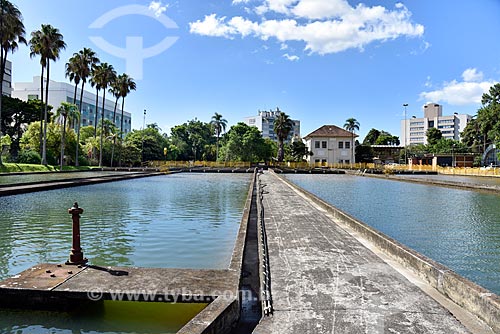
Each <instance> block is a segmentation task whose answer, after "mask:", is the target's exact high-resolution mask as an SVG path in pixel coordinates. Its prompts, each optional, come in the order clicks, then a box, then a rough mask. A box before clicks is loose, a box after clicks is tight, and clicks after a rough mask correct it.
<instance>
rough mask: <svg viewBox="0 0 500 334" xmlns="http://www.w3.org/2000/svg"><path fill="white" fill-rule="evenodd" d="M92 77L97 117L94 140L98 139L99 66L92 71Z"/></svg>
mask: <svg viewBox="0 0 500 334" xmlns="http://www.w3.org/2000/svg"><path fill="white" fill-rule="evenodd" d="M91 75H92V77H91V78H90V85H91V86H92V87H94V86H95V116H94V139H95V138H96V137H97V115H98V113H99V91H100V90H101V83H100V82H99V80H100V75H101V74H100V73H99V65H95V66H93V67H92V70H91Z"/></svg>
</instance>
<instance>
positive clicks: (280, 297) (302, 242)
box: [254, 172, 469, 334]
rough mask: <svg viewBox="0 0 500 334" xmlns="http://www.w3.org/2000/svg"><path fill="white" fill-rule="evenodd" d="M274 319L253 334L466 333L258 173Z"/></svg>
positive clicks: (323, 217)
mask: <svg viewBox="0 0 500 334" xmlns="http://www.w3.org/2000/svg"><path fill="white" fill-rule="evenodd" d="M260 179H261V181H262V184H265V185H266V186H265V187H264V191H265V192H264V199H263V205H264V212H265V224H266V229H267V236H268V245H269V253H270V255H269V258H270V265H271V282H272V286H271V290H272V297H273V306H274V315H273V316H271V317H265V318H263V320H262V321H261V323H260V324H259V325H258V326H257V328H256V329H255V331H254V333H256V334H264V333H280V334H285V333H315V334H321V333H443V334H445V333H446V334H448V333H455V334H456V333H469V331H468V330H467V329H466V328H465V327H464V326H463V325H462V324H460V323H459V322H458V321H457V320H456V319H455V318H454V317H453V315H451V313H450V312H449V311H448V310H446V309H445V308H444V307H442V306H441V305H440V304H439V303H437V302H436V301H435V300H434V299H432V298H431V297H429V296H428V295H427V294H425V293H424V292H423V291H422V290H420V289H419V288H418V287H417V286H415V285H414V284H412V283H410V281H408V280H407V279H406V278H405V277H404V276H403V275H401V274H400V273H399V272H398V271H396V270H395V269H394V268H393V267H391V266H389V265H388V264H387V263H386V262H384V261H383V260H382V259H381V258H380V257H378V256H377V255H376V254H374V253H373V252H372V251H370V250H369V249H368V248H366V247H365V246H363V245H362V244H361V243H360V242H359V241H357V240H356V239H355V238H354V237H353V236H351V235H350V234H349V233H347V232H346V231H345V230H344V229H342V228H341V227H339V226H338V225H337V224H335V223H334V222H333V221H332V220H331V218H330V217H329V216H328V215H327V214H326V212H324V211H322V210H321V209H319V208H318V207H316V206H314V205H313V204H312V203H311V202H310V201H309V200H306V199H305V198H304V197H302V196H301V195H300V194H298V193H297V192H296V191H295V190H293V189H292V188H291V187H290V186H288V185H287V184H285V183H284V182H283V181H281V180H280V179H279V178H278V177H277V176H275V175H273V174H271V173H267V172H266V173H265V174H263V175H261V176H260Z"/></svg>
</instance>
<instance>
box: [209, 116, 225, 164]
mask: <svg viewBox="0 0 500 334" xmlns="http://www.w3.org/2000/svg"><path fill="white" fill-rule="evenodd" d="M210 124H212V126H213V127H214V131H215V136H216V137H217V144H216V145H217V151H216V153H215V160H219V137H220V135H221V133H222V132H223V131H226V125H227V121H226V120H225V119H224V118H222V115H221V114H218V113H215V115H213V116H212V121H211V122H210Z"/></svg>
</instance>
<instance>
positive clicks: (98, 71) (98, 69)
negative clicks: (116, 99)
mask: <svg viewBox="0 0 500 334" xmlns="http://www.w3.org/2000/svg"><path fill="white" fill-rule="evenodd" d="M94 69H95V71H94V73H93V77H92V80H93V81H94V83H95V84H96V87H97V86H98V87H99V89H102V108H101V123H100V124H101V133H102V132H104V129H103V128H102V127H103V126H104V114H105V106H104V104H105V102H106V91H107V89H108V87H109V85H110V84H111V83H112V82H113V81H114V80H115V78H116V71H115V69H114V68H113V65H110V64H108V63H101V64H99V65H97V66H95V68H94ZM96 129H97V128H96ZM96 134H97V133H96ZM103 139H104V138H103V136H101V141H100V145H99V146H100V149H99V167H102V148H103Z"/></svg>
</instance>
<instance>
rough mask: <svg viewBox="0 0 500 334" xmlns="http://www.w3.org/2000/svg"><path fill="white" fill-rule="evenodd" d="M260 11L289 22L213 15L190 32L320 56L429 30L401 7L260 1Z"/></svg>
mask: <svg viewBox="0 0 500 334" xmlns="http://www.w3.org/2000/svg"><path fill="white" fill-rule="evenodd" d="M237 1H238V0H237ZM254 10H255V12H256V13H258V14H261V15H265V14H269V13H270V12H272V13H274V14H275V15H274V16H276V14H280V15H281V16H284V17H278V18H274V19H267V18H265V17H264V16H263V17H262V18H261V20H260V21H252V20H250V19H248V18H244V17H241V16H236V17H233V18H231V19H227V18H226V17H224V16H218V15H217V14H211V15H207V16H205V18H204V19H203V20H198V21H196V22H192V23H190V31H191V33H194V34H199V35H204V36H216V37H225V38H233V37H235V36H242V37H245V36H249V35H251V36H254V37H256V38H260V39H262V40H268V39H270V38H274V39H277V40H278V42H280V43H281V44H283V43H287V42H290V41H299V42H303V43H304V44H305V46H304V49H305V50H308V51H309V52H310V53H318V54H328V53H337V52H342V51H345V50H347V49H351V48H358V49H360V50H362V49H363V48H364V47H365V46H366V45H368V44H370V43H372V42H375V41H386V40H390V39H396V38H398V37H401V36H407V37H420V36H422V35H423V33H424V27H423V26H422V25H421V24H415V23H412V22H411V20H410V19H411V13H410V12H409V11H408V9H407V8H406V7H405V6H404V5H402V4H400V3H398V4H396V6H395V7H394V9H393V10H389V9H387V8H385V7H382V6H373V7H367V6H366V5H364V4H359V5H357V6H356V7H351V6H350V5H349V3H348V2H347V1H346V0H260V5H258V6H256V7H255V8H254ZM278 16H279V15H278Z"/></svg>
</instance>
